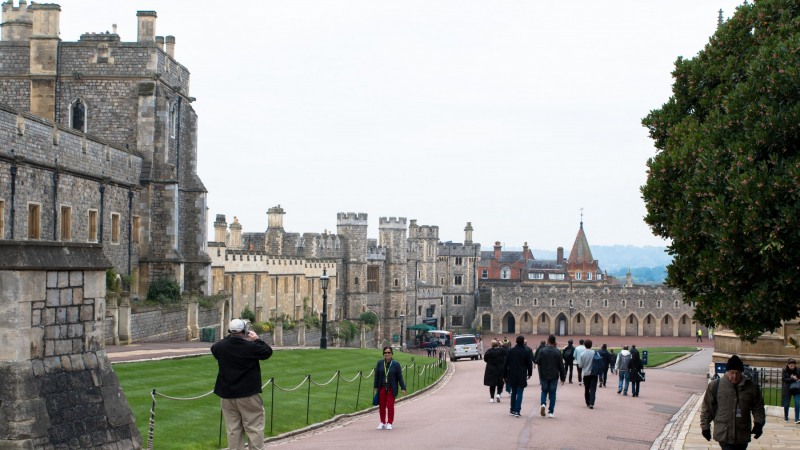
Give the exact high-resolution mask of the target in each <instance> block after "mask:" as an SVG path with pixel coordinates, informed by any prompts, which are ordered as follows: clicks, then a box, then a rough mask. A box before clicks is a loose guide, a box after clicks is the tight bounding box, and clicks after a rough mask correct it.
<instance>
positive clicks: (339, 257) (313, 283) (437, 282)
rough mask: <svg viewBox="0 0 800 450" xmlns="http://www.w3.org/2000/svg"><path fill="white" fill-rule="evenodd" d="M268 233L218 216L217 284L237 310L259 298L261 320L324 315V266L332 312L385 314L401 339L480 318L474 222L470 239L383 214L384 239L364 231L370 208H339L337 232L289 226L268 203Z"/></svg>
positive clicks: (213, 250)
mask: <svg viewBox="0 0 800 450" xmlns="http://www.w3.org/2000/svg"><path fill="white" fill-rule="evenodd" d="M267 214H268V228H267V230H266V231H265V232H248V233H243V232H242V225H241V224H239V222H238V220H237V219H236V218H234V220H233V223H231V224H230V225H228V223H227V222H226V218H225V216H224V215H221V214H220V215H217V220H216V222H215V223H214V241H212V242H209V244H208V247H209V249H210V255H211V259H212V269H211V273H212V290H213V291H214V292H218V291H225V292H228V293H230V294H231V296H232V314H234V315H237V314H239V313H240V312H241V310H242V309H244V308H245V306H246V305H252V306H251V309H254V310H255V313H256V318H257V320H259V321H261V320H267V319H274V318H283V319H290V320H299V319H304V318H305V317H306V315H307V314H312V315H314V316H319V314H320V313H321V311H322V307H321V305H322V300H321V299H322V290H321V287H320V284H319V277H320V276H321V275H322V272H323V270H325V271H326V275H328V276H329V277H330V284H329V288H328V293H327V294H328V304H327V311H328V319H329V320H339V319H350V320H353V319H359V318H360V316H361V314H362V313H364V312H366V311H372V312H374V313H375V314H376V315H377V316H378V318H379V334H378V337H379V339H383V340H392V341H393V340H394V339H395V338H396V337H397V338H399V336H400V334H401V330H403V329H404V327H406V326H409V325H413V324H415V323H423V322H426V323H430V324H432V325H434V326H436V327H437V328H447V329H452V330H455V331H459V330H468V329H469V328H470V327H471V326H472V323H473V321H474V319H475V298H476V296H475V293H476V292H477V271H476V269H477V262H478V260H479V258H480V244H473V243H472V226H471V225H470V224H468V225H467V227H466V228H465V232H466V240H465V243H463V244H455V243H452V242H440V241H439V228H438V227H436V226H427V225H418V224H417V222H416V220H411V221H410V223H409V221H408V220H407V219H406V218H403V217H400V218H397V217H382V218H380V219H379V225H378V239H377V240H376V239H371V238H368V237H367V231H368V229H367V228H368V226H367V214H365V213H339V214H338V215H337V226H336V228H337V229H336V234H331V233H328V232H324V233H303V234H299V233H291V232H287V231H286V230H285V229H284V226H283V216H284V215H285V211H284V209H283V208H281V207H280V205H278V206H276V207H273V208H270V209H269V210H268V213H267Z"/></svg>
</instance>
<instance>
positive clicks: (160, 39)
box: [156, 36, 164, 51]
mask: <svg viewBox="0 0 800 450" xmlns="http://www.w3.org/2000/svg"><path fill="white" fill-rule="evenodd" d="M156 46H158V48H159V49H160V50H161V51H164V36H156Z"/></svg>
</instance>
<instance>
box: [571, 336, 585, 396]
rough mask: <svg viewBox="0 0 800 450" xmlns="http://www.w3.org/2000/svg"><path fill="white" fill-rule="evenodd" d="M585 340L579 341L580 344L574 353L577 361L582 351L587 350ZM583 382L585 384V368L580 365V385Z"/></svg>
mask: <svg viewBox="0 0 800 450" xmlns="http://www.w3.org/2000/svg"><path fill="white" fill-rule="evenodd" d="M584 342H585V341H584V340H583V339H581V340H580V341H578V346H577V347H575V353H574V354H573V355H574V357H575V361H577V360H578V359H580V357H581V353H583V351H584V350H586V346H585V345H583V343H584ZM582 384H583V370H582V369H581V366H580V365H578V386H580V385H582Z"/></svg>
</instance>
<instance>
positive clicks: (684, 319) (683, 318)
mask: <svg viewBox="0 0 800 450" xmlns="http://www.w3.org/2000/svg"><path fill="white" fill-rule="evenodd" d="M681 323H682V324H683V325H686V316H683V317H681Z"/></svg>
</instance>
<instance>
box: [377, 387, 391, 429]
mask: <svg viewBox="0 0 800 450" xmlns="http://www.w3.org/2000/svg"><path fill="white" fill-rule="evenodd" d="M387 411H388V412H389V417H388V419H389V420H386V419H387V417H386V412H387ZM378 412H379V413H380V415H381V423H394V395H392V390H391V389H388V390H387V389H386V388H384V387H379V388H378Z"/></svg>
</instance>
